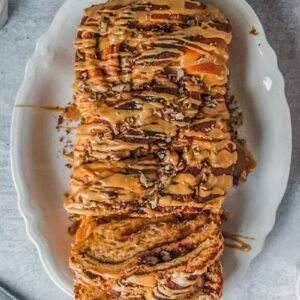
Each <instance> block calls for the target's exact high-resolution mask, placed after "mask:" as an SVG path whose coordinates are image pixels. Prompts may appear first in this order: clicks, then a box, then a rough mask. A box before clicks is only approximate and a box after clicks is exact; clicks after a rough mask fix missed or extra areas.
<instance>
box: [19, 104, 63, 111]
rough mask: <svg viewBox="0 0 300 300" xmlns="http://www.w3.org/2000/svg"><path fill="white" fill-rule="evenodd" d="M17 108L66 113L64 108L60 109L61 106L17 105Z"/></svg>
mask: <svg viewBox="0 0 300 300" xmlns="http://www.w3.org/2000/svg"><path fill="white" fill-rule="evenodd" d="M15 107H16V108H38V109H43V110H48V111H56V112H64V111H65V108H64V107H59V106H43V105H31V104H17V105H16V106H15Z"/></svg>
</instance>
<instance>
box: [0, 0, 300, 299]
mask: <svg viewBox="0 0 300 300" xmlns="http://www.w3.org/2000/svg"><path fill="white" fill-rule="evenodd" d="M249 2H250V4H251V5H252V6H253V8H254V9H255V11H256V12H257V14H258V16H259V17H260V18H261V20H262V23H263V25H264V27H265V30H266V33H267V36H268V39H269V41H270V43H271V45H272V46H273V47H274V49H275V51H276V52H277V54H278V58H279V66H280V69H281V70H282V72H283V74H284V77H285V80H286V92H287V98H288V101H289V104H290V107H291V112H292V120H293V129H294V132H293V135H294V147H293V151H294V153H293V163H292V168H291V177H290V181H289V186H288V190H287V193H286V196H285V198H284V200H283V202H282V204H281V206H280V209H279V211H278V214H277V222H276V226H275V228H274V230H273V231H272V233H271V235H270V236H269V237H268V239H267V242H266V246H265V249H264V251H263V252H262V253H261V254H260V255H259V256H258V257H257V258H256V259H255V261H254V262H253V263H252V265H251V266H250V268H249V270H248V272H247V275H246V276H245V278H244V279H243V280H242V281H241V283H239V284H238V285H237V288H236V291H235V294H234V297H233V298H232V300H239V299H245V300H260V299H261V300H265V299H266V300H271V299H280V300H281V299H282V300H287V299H289V300H290V299H291V300H293V299H296V298H295V283H296V266H297V265H298V264H299V263H300V251H299V250H300V218H299V216H300V201H299V200H300V128H299V125H300V75H299V70H300V55H299V50H300V32H299V29H300V1H299V0H249ZM62 3H63V1H62V0H51V1H48V0H10V9H9V13H10V18H9V22H8V23H7V24H6V26H5V27H4V28H3V29H2V30H0V126H1V135H0V199H1V200H0V282H1V283H2V284H5V285H6V286H7V287H8V288H9V289H10V290H11V291H12V292H14V293H15V295H19V297H20V299H27V300H41V299H43V300H64V299H67V297H66V296H64V294H63V293H62V292H61V291H60V290H59V289H58V288H56V287H55V286H54V284H53V283H52V282H51V281H50V279H49V278H48V277H47V275H46V273H45V272H44V270H43V269H42V266H41V264H40V261H39V259H38V256H37V252H36V250H35V248H34V246H33V245H32V244H31V242H30V241H29V240H28V238H27V237H26V235H25V229H24V222H23V220H22V218H21V217H20V215H19V213H18V210H17V199H16V193H15V190H14V186H13V183H12V180H11V175H10V163H9V130H10V119H11V112H12V108H13V104H14V98H15V95H16V92H17V90H18V87H19V85H20V83H21V81H22V79H23V75H24V67H25V63H26V61H27V60H28V58H29V57H30V56H31V54H32V52H33V49H34V46H35V43H36V40H37V38H38V37H39V36H40V35H41V34H42V33H43V32H44V31H45V30H46V29H47V28H48V26H49V24H50V22H51V20H52V18H53V16H54V15H55V13H56V11H57V10H58V8H59V7H60V6H61V4H62ZM270 109H271V108H270ZM278 126H280V121H279V122H278ZM20 151H21V150H20ZM0 300H2V298H1V296H0Z"/></svg>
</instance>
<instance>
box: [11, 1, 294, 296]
mask: <svg viewBox="0 0 300 300" xmlns="http://www.w3.org/2000/svg"><path fill="white" fill-rule="evenodd" d="M77 1H80V2H81V1H82V0H77ZM232 1H234V2H235V3H236V5H241V6H244V8H245V9H247V11H248V12H249V13H250V14H251V18H252V19H254V20H255V21H256V24H257V25H258V27H259V28H258V30H259V32H260V34H261V35H262V36H263V38H264V39H265V41H266V43H265V51H266V52H268V54H269V55H270V58H269V59H270V60H271V61H273V64H274V67H276V72H274V73H275V74H276V77H277V78H276V79H277V82H278V83H279V86H278V87H277V89H278V90H279V91H280V94H281V96H280V97H279V98H281V99H282V100H284V101H283V102H282V105H283V108H284V109H283V111H282V114H283V115H284V116H285V119H286V121H287V123H286V126H288V127H289V129H290V130H289V132H288V133H287V136H286V139H287V141H288V145H287V156H286V169H285V170H283V174H284V175H283V178H284V182H283V183H282V188H281V193H280V195H279V196H278V201H277V202H276V203H274V207H273V211H274V213H273V215H272V220H271V221H270V223H269V226H268V228H266V229H265V238H264V239H261V240H260V244H259V246H257V249H256V251H253V253H251V257H252V259H251V260H249V262H248V263H247V264H244V265H243V268H242V269H241V270H240V272H239V274H236V275H233V276H232V278H230V281H236V280H237V279H238V278H240V277H242V276H243V275H244V273H245V272H246V270H247V268H248V266H249V264H250V262H251V261H252V260H253V258H254V257H256V256H257V255H258V254H259V253H260V252H261V251H262V250H263V247H264V244H265V240H266V238H267V236H268V235H269V233H270V232H271V230H272V229H273V227H274V224H275V220H276V212H277V209H278V206H279V204H280V202H281V199H282V198H283V196H284V194H285V191H286V187H287V184H288V179H289V172H290V163H291V153H292V135H291V132H292V127H291V117H290V110H289V105H288V102H287V99H286V97H285V92H284V90H285V83H284V78H283V76H282V74H281V72H280V69H279V67H278V60H277V56H276V54H275V52H274V50H273V49H272V47H271V46H270V44H269V42H268V40H267V38H266V36H265V33H264V30H263V27H262V24H261V22H260V20H259V18H258V17H257V15H256V14H255V12H254V10H253V9H252V8H251V6H250V5H249V4H248V3H247V2H246V1H245V0H242V1H241V0H239V1H238V0H232ZM71 3H72V5H74V0H67V1H66V2H65V3H64V4H63V5H62V6H61V7H60V9H59V11H58V12H57V14H56V15H55V17H54V19H53V21H52V23H51V25H50V27H49V29H48V30H47V31H46V32H45V33H44V34H43V35H42V36H41V37H40V38H39V39H38V41H37V44H36V47H35V50H34V54H33V55H32V57H31V58H30V59H29V61H28V62H27V64H26V68H25V75H24V80H23V82H22V84H21V87H20V89H19V91H18V93H17V96H16V101H15V103H16V104H20V103H23V101H22V94H23V91H24V90H25V89H26V88H27V86H28V85H29V83H30V80H31V79H30V76H31V75H30V74H31V70H34V69H35V68H36V66H37V65H38V64H39V61H38V58H39V57H42V56H43V54H42V53H41V52H42V49H43V43H44V42H45V41H47V38H48V36H51V35H52V33H53V32H54V31H55V30H57V28H59V26H58V25H59V24H60V23H61V22H62V21H63V17H64V16H65V14H66V13H67V7H68V6H69V5H71ZM273 75H274V74H273ZM19 118H20V112H16V110H14V111H13V116H12V123H11V124H12V125H11V135H10V141H11V152H10V158H11V170H12V177H13V181H14V184H15V187H16V191H17V197H18V208H19V211H20V213H21V215H22V217H23V219H24V221H25V225H26V233H27V235H28V237H29V239H30V240H31V241H32V242H33V244H34V245H35V247H36V249H37V251H38V254H39V258H40V260H41V263H42V265H43V267H44V269H45V271H46V272H47V274H48V276H49V277H50V278H51V279H52V281H53V282H54V283H55V285H56V286H57V287H59V288H60V289H62V290H63V291H64V292H65V293H66V294H67V295H69V296H72V289H71V287H69V286H68V285H67V284H65V283H64V282H63V280H62V279H61V278H60V277H59V276H58V274H57V272H56V267H55V265H54V264H53V261H52V259H51V255H50V254H49V252H50V250H49V248H48V245H47V242H46V241H45V239H44V238H43V237H42V235H41V233H40V232H39V229H38V225H37V224H38V222H39V220H38V214H36V212H35V211H34V210H33V209H31V208H30V204H29V202H30V201H29V199H30V193H29V191H28V189H27V187H26V185H25V182H24V181H23V180H22V176H23V175H22V170H21V169H20V163H19V158H18V154H17V150H18V148H17V147H16V144H17V143H18V141H16V138H15V137H16V133H17V131H18V129H19V127H18V121H19Z"/></svg>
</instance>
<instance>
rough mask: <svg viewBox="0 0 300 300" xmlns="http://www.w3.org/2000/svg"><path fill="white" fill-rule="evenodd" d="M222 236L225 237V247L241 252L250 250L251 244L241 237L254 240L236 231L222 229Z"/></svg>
mask: <svg viewBox="0 0 300 300" xmlns="http://www.w3.org/2000/svg"><path fill="white" fill-rule="evenodd" d="M223 237H224V239H225V246H226V247H229V248H234V249H238V250H241V251H243V252H250V251H251V250H252V247H251V245H249V244H248V243H246V242H244V241H243V239H246V240H255V239H254V238H252V237H249V236H244V235H241V234H236V233H230V232H226V231H223ZM226 240H229V241H231V242H226Z"/></svg>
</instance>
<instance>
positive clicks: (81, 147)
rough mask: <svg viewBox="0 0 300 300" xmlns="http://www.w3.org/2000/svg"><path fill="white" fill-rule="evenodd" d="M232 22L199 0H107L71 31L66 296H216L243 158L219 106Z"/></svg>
mask: <svg viewBox="0 0 300 300" xmlns="http://www.w3.org/2000/svg"><path fill="white" fill-rule="evenodd" d="M231 38H232V36H231V27H230V24H229V22H228V20H227V19H226V17H224V15H223V14H222V13H221V12H220V11H219V10H218V9H216V8H214V7H212V6H210V5H206V4H204V3H202V2H200V1H198V0H177V1H174V0H147V1H146V0H122V1H120V0H111V1H108V2H106V3H105V4H99V5H94V6H92V7H90V8H88V9H86V10H85V12H84V17H83V19H82V21H81V24H80V25H79V26H78V35H77V39H76V40H75V43H74V45H75V50H76V63H75V70H76V81H75V83H74V92H75V97H74V99H75V100H74V105H75V106H76V108H77V109H78V110H79V112H80V115H81V119H82V122H81V125H80V126H79V127H78V131H77V138H76V143H75V149H74V171H73V176H72V178H71V182H70V193H69V195H68V197H67V199H66V202H65V208H66V210H67V212H68V213H69V215H70V216H71V218H73V219H74V220H76V221H77V222H78V223H80V227H79V229H78V231H77V233H76V239H75V243H74V245H73V247H72V253H71V258H70V266H71V269H72V270H73V272H74V274H75V296H76V299H86V300H87V299H88V300H96V299H219V297H220V295H221V290H222V269H221V266H220V262H219V259H220V255H221V253H222V249H223V237H222V234H221V231H220V214H221V211H222V203H223V201H224V197H225V196H226V194H227V192H228V191H229V190H230V189H231V187H232V185H233V183H234V182H235V181H237V180H238V179H239V178H240V177H241V176H243V177H245V176H247V174H248V173H249V171H250V169H251V168H252V167H253V161H252V159H251V155H250V154H249V153H248V151H247V150H246V149H245V148H244V147H243V146H241V145H239V144H238V143H237V142H236V141H234V140H233V138H232V136H231V133H230V128H229V119H230V111H229V109H228V107H227V103H226V100H227V98H228V87H227V84H228V75H229V71H228V68H227V66H226V64H227V60H228V45H229V43H230V41H231Z"/></svg>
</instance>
